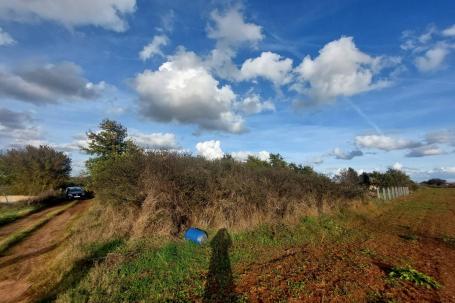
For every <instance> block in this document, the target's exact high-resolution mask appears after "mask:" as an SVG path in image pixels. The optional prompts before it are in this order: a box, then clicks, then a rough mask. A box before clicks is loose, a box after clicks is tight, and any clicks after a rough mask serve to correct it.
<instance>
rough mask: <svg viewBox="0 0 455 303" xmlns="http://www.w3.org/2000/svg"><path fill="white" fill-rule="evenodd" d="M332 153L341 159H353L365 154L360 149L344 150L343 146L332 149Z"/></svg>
mask: <svg viewBox="0 0 455 303" xmlns="http://www.w3.org/2000/svg"><path fill="white" fill-rule="evenodd" d="M331 155H332V156H334V157H335V158H336V159H339V160H351V159H352V158H354V157H361V156H363V152H362V151H361V150H358V149H357V150H352V151H350V152H346V151H344V150H342V149H341V148H339V147H337V148H335V149H334V150H333V151H332V153H331Z"/></svg>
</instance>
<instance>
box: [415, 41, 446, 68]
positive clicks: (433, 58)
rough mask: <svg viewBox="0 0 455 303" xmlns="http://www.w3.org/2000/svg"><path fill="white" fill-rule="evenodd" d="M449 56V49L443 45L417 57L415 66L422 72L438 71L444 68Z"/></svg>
mask: <svg viewBox="0 0 455 303" xmlns="http://www.w3.org/2000/svg"><path fill="white" fill-rule="evenodd" d="M448 54H449V49H448V47H447V46H446V45H445V44H442V43H441V44H438V45H436V46H434V47H433V48H431V49H429V50H427V51H426V52H425V53H424V54H423V55H422V56H419V57H417V58H416V59H415V65H416V67H417V69H418V70H419V71H421V72H429V71H433V70H437V69H439V68H440V67H441V66H442V64H443V63H444V59H445V58H446V57H447V55H448Z"/></svg>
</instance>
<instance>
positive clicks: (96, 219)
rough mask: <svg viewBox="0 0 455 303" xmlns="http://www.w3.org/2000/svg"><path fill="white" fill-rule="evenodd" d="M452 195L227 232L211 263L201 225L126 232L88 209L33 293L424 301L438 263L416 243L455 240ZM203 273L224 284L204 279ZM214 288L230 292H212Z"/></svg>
mask: <svg viewBox="0 0 455 303" xmlns="http://www.w3.org/2000/svg"><path fill="white" fill-rule="evenodd" d="M454 192H455V191H454V190H451V189H422V190H420V191H418V192H417V193H416V194H414V195H412V196H410V197H405V198H401V199H399V200H396V201H394V202H392V203H384V202H374V203H364V204H361V205H357V206H356V207H354V208H351V209H349V210H344V211H340V212H337V213H334V214H328V215H322V216H319V217H317V216H305V217H303V218H302V219H301V220H300V221H298V222H297V223H294V224H278V223H277V224H273V225H261V226H259V227H257V228H254V229H253V230H249V231H240V232H236V233H231V235H230V239H225V243H224V244H225V247H226V250H227V252H228V253H226V254H225V255H224V257H221V259H219V260H216V258H215V260H214V256H215V254H217V253H218V251H217V250H216V248H214V247H213V245H211V244H210V243H214V240H213V239H214V237H216V235H217V233H218V232H219V231H218V230H209V235H210V238H211V242H210V243H207V244H206V245H204V246H197V245H194V244H191V243H188V242H185V241H182V240H172V239H169V238H141V237H129V236H128V235H129V234H128V231H127V230H128V228H127V227H126V225H125V226H122V222H123V223H124V222H125V220H123V221H122V220H121V219H118V218H117V219H115V216H113V215H112V214H108V215H106V214H104V215H103V211H102V210H101V209H100V208H96V207H95V208H94V210H93V211H92V212H91V213H89V214H88V215H87V217H86V218H82V222H81V224H80V226H79V227H78V228H77V229H76V230H73V235H74V237H75V238H74V240H73V244H72V245H69V246H68V247H67V248H66V249H67V251H66V252H65V253H62V254H60V255H61V256H62V257H61V258H60V259H56V261H55V264H53V265H52V266H50V268H48V269H47V270H43V271H41V273H38V274H37V275H36V277H35V278H36V279H39V280H41V283H37V284H36V287H35V295H38V296H41V297H44V298H45V299H44V301H48V300H51V299H57V301H58V302H85V301H90V302H106V301H109V302H128V301H130V302H139V301H147V302H164V301H166V300H168V301H172V302H192V301H204V302H211V301H216V300H219V299H220V297H219V296H222V299H223V300H224V301H227V300H231V301H237V302H243V301H245V302H248V301H250V300H251V301H254V298H255V296H256V297H261V298H266V296H267V298H270V301H279V300H284V299H289V298H296V299H298V298H300V299H301V298H321V297H320V296H322V297H326V298H332V299H337V298H338V299H340V298H341V300H342V301H343V300H347V301H349V300H351V301H352V300H354V301H355V300H358V301H359V302H360V301H370V302H376V301H374V300H379V299H381V300H382V299H384V300H385V299H387V300H389V299H391V300H394V299H396V298H400V296H403V293H407V294H406V295H408V296H414V297H411V298H414V299H415V298H432V296H436V295H438V296H439V293H436V292H438V291H440V290H437V289H436V288H437V287H439V286H440V283H439V282H443V281H438V280H439V279H440V278H441V277H439V276H436V277H435V276H432V275H436V274H437V272H438V270H437V269H434V268H432V267H431V268H427V266H428V260H423V258H426V254H425V251H424V250H422V252H421V251H420V250H419V249H420V248H419V245H420V244H422V242H419V241H420V240H421V239H427V238H428V239H432V240H431V241H433V240H434V241H436V243H445V244H446V245H451V243H452V242H453V241H454V239H455V226H454V224H453V221H454V220H453V219H454V216H453V211H455V201H454V198H453V197H454ZM125 216H126V217H128V216H130V217H132V216H134V215H133V214H131V213H130V214H125ZM435 219H436V221H437V222H435ZM84 220H85V221H84ZM103 220H104V223H103ZM106 220H107V221H106ZM115 220H118V221H115ZM126 221H127V220H126ZM105 222H110V223H109V224H108V225H106V224H105ZM450 222H452V223H450ZM114 226H115V227H116V228H115V230H113V229H112V227H114ZM431 243H433V242H431ZM431 243H430V244H431ZM431 245H433V244H431ZM438 245H439V244H438ZM408 248H409V249H408ZM407 249H408V250H407ZM214 252H215V254H214ZM452 261H455V260H452ZM425 262H426V263H425ZM447 262H449V260H447ZM383 263H384V264H387V265H381V264H383ZM425 264H427V265H425ZM384 268H385V269H384ZM415 268H417V269H415ZM433 269H434V270H433ZM56 272H59V273H60V274H56ZM329 274H330V275H329ZM426 274H429V275H426ZM217 275H218V276H217ZM44 277H46V278H44ZM211 279H212V280H213V279H215V280H216V281H217V283H218V284H219V283H221V284H222V285H213V283H212V284H211V282H210V280H211ZM400 279H404V280H406V279H409V281H410V282H409V283H411V284H402V283H408V282H400V281H401V280H400ZM421 281H423V282H421ZM412 282H415V283H414V284H415V285H416V286H415V288H414V284H412ZM418 282H419V283H420V282H421V283H423V284H424V286H427V287H428V289H427V288H425V287H420V286H419V285H418ZM400 283H401V284H400ZM210 284H211V285H210ZM215 284H216V283H215ZM403 285H404V286H403ZM221 286H222V287H224V289H225V290H227V291H228V292H230V293H223V291H219V289H220V288H221ZM402 287H404V288H406V291H403V290H402ZM444 289H446V288H444V286H442V290H443V291H444ZM43 290H44V292H46V294H44V293H43V292H42V291H43ZM40 291H41V292H40ZM409 293H411V294H409ZM318 296H319V297H318ZM419 296H423V297H419ZM425 296H426V297H425ZM406 298H407V299H410V297H406ZM377 302H379V301H377Z"/></svg>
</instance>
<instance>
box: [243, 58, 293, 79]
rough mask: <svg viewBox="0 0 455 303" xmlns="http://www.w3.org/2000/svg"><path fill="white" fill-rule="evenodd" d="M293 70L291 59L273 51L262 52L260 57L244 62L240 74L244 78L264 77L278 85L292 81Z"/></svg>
mask: <svg viewBox="0 0 455 303" xmlns="http://www.w3.org/2000/svg"><path fill="white" fill-rule="evenodd" d="M291 71H292V60H291V59H289V58H283V57H281V56H280V55H278V54H275V53H272V52H262V53H261V55H260V56H259V57H257V58H254V59H247V60H246V61H245V62H244V63H243V64H242V68H241V69H240V76H241V78H242V79H243V80H250V79H255V78H257V77H263V78H264V79H267V80H270V81H271V82H273V83H274V84H275V85H277V86H278V85H283V84H287V83H289V82H290V81H291V74H290V72H291Z"/></svg>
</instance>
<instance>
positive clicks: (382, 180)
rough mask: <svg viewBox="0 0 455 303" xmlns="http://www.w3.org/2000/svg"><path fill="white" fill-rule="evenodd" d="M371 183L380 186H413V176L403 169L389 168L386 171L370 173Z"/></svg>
mask: <svg viewBox="0 0 455 303" xmlns="http://www.w3.org/2000/svg"><path fill="white" fill-rule="evenodd" d="M370 177H371V183H372V184H374V185H377V186H380V187H391V186H413V185H414V182H412V181H411V178H410V177H409V176H408V175H406V173H404V172H403V171H401V170H398V169H393V168H389V169H388V170H387V171H386V172H385V173H381V172H377V171H374V172H372V173H370Z"/></svg>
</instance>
